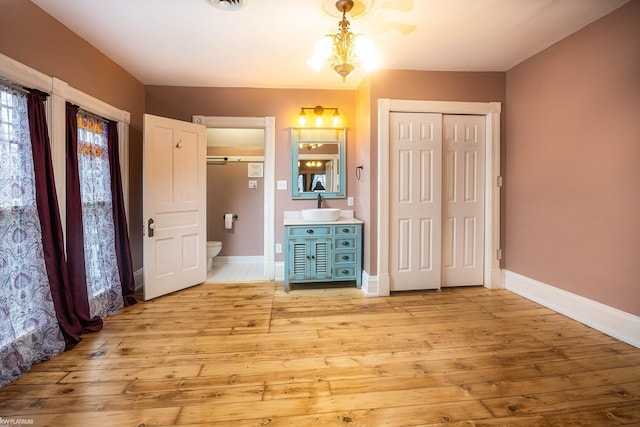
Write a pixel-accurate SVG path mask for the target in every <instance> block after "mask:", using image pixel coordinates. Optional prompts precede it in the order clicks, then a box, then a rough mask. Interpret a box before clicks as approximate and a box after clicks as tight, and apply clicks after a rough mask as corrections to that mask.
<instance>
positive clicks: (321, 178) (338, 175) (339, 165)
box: [291, 128, 347, 199]
mask: <svg viewBox="0 0 640 427" xmlns="http://www.w3.org/2000/svg"><path fill="white" fill-rule="evenodd" d="M345 134H346V132H345V129H342V128H291V160H292V161H291V196H292V197H293V198H294V199H315V198H317V197H318V194H322V197H323V198H325V199H343V198H345V197H346V193H347V191H346V178H345V177H346V166H345V163H346V161H345V160H346V159H345V157H346V150H345Z"/></svg>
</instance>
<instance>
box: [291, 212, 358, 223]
mask: <svg viewBox="0 0 640 427" xmlns="http://www.w3.org/2000/svg"><path fill="white" fill-rule="evenodd" d="M322 224H362V221H361V220H359V219H356V218H354V216H353V211H352V210H344V209H343V210H342V212H341V213H340V218H338V219H337V220H336V221H305V220H304V219H303V218H302V214H301V213H300V211H284V225H322Z"/></svg>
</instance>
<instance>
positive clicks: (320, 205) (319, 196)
mask: <svg viewBox="0 0 640 427" xmlns="http://www.w3.org/2000/svg"><path fill="white" fill-rule="evenodd" d="M321 207H322V194H320V193H318V209H320V208H321Z"/></svg>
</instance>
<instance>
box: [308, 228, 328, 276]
mask: <svg viewBox="0 0 640 427" xmlns="http://www.w3.org/2000/svg"><path fill="white" fill-rule="evenodd" d="M331 242H332V239H330V238H318V239H309V249H310V251H309V256H310V259H309V262H310V270H311V271H310V275H309V277H306V279H308V280H312V279H313V280H319V281H322V280H327V279H331V257H330V254H331Z"/></svg>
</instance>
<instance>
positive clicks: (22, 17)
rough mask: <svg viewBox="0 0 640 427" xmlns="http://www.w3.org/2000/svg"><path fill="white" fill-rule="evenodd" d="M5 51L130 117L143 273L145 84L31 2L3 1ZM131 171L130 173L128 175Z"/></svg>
mask: <svg viewBox="0 0 640 427" xmlns="http://www.w3.org/2000/svg"><path fill="white" fill-rule="evenodd" d="M0 52H2V53H3V54H4V55H7V56H9V57H10V58H12V59H15V60H16V61H19V62H21V63H23V64H25V65H28V66H29V67H31V68H34V69H36V70H38V71H40V72H42V73H45V74H47V75H49V76H52V77H57V78H59V79H61V80H64V81H65V82H67V83H68V84H69V85H70V86H73V87H74V88H76V89H79V90H81V91H83V92H85V93H87V94H89V95H92V96H94V97H95V98H98V99H100V100H102V101H104V102H106V103H108V104H111V105H113V106H114V107H117V108H121V109H123V110H126V111H128V112H129V113H131V125H130V127H129V144H130V156H131V162H132V163H131V164H132V165H135V168H136V169H135V170H134V169H132V170H131V171H130V172H131V183H130V184H131V185H130V193H129V200H130V206H129V218H130V223H129V234H130V236H131V251H132V258H133V264H134V268H135V269H139V268H142V234H141V232H139V230H141V227H140V225H141V224H142V189H141V179H140V178H138V174H139V168H140V166H139V165H141V164H142V163H141V162H142V160H141V159H142V155H141V153H142V115H143V112H144V97H145V93H144V85H143V84H142V83H141V82H140V81H138V80H137V79H136V78H134V77H133V76H132V75H131V74H129V73H127V72H126V71H125V70H124V69H123V68H122V67H120V66H119V65H118V64H116V63H115V62H113V61H111V60H110V59H109V58H107V57H106V56H105V55H103V54H102V53H101V52H100V51H98V50H97V49H95V48H94V47H93V46H91V45H90V44H89V43H87V42H86V41H85V40H83V39H81V38H80V37H78V36H77V35H76V34H75V33H73V32H71V31H70V30H69V29H68V28H66V27H65V26H63V25H62V24H61V23H60V22H58V21H57V20H55V19H54V18H52V17H51V16H50V15H48V14H47V13H45V12H44V11H43V10H42V9H40V8H39V7H37V6H36V5H34V4H33V3H31V2H30V1H27V0H2V1H0ZM125 172H126V171H125Z"/></svg>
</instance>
